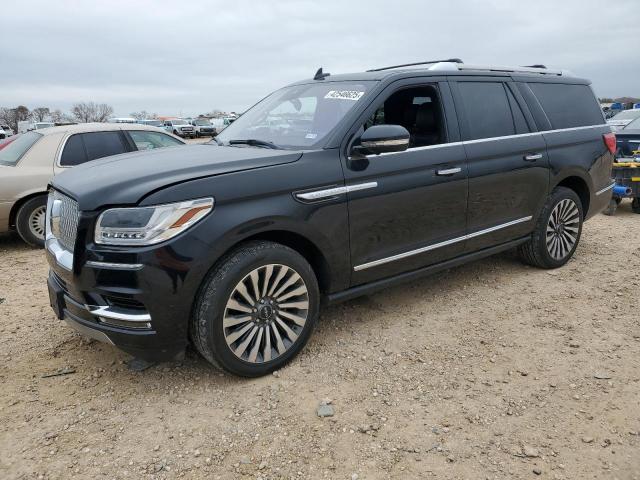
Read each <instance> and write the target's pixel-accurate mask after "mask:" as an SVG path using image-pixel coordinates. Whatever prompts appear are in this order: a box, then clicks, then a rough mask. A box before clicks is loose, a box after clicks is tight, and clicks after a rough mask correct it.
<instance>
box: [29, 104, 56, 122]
mask: <svg viewBox="0 0 640 480" xmlns="http://www.w3.org/2000/svg"><path fill="white" fill-rule="evenodd" d="M50 116H51V112H50V111H49V108H48V107H38V108H34V109H33V110H31V117H32V118H33V119H34V120H35V121H36V122H44V121H45V120H47V119H49V117H50Z"/></svg>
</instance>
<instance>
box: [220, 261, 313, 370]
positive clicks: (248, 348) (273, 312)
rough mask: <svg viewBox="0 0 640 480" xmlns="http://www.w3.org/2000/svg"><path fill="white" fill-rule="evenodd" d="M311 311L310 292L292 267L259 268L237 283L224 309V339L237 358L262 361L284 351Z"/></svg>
mask: <svg viewBox="0 0 640 480" xmlns="http://www.w3.org/2000/svg"><path fill="white" fill-rule="evenodd" d="M308 314H309V292H308V290H307V286H306V285H305V283H304V280H303V279H302V277H301V276H300V275H299V274H298V272H296V271H295V270H294V269H292V268H291V267H287V266H286V265H279V264H271V265H264V266H262V267H258V268H256V269H255V270H253V271H251V272H250V273H249V274H248V275H246V276H245V277H244V278H243V279H242V280H240V282H239V283H238V284H237V285H236V287H235V288H234V290H233V292H232V293H231V296H230V297H229V300H228V301H227V305H226V307H225V310H224V317H223V329H224V338H225V340H226V342H227V345H228V346H229V348H230V349H231V351H232V352H233V353H234V354H235V355H236V357H238V358H240V359H241V360H244V361H246V362H250V363H263V362H268V361H270V360H273V359H275V358H277V357H279V356H280V355H282V354H284V353H285V352H286V351H287V350H289V348H291V346H292V345H293V344H294V343H295V341H296V340H297V339H298V336H299V335H300V333H301V332H302V330H303V329H304V326H305V324H306V322H307V316H308Z"/></svg>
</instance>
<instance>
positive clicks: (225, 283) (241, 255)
mask: <svg viewBox="0 0 640 480" xmlns="http://www.w3.org/2000/svg"><path fill="white" fill-rule="evenodd" d="M319 299H320V294H319V290H318V282H317V280H316V277H315V274H314V272H313V269H312V268H311V266H310V265H309V263H308V262H307V261H306V260H305V258H304V257H302V255H300V254H299V253H297V252H296V251H294V250H292V249H290V248H289V247H285V246H284V245H281V244H278V243H274V242H264V241H259V242H250V243H247V244H245V245H243V246H241V247H240V248H238V249H236V250H234V251H233V252H231V253H230V254H228V255H227V256H225V257H224V258H223V259H222V260H221V261H220V263H219V264H218V265H217V266H216V267H214V269H213V270H212V272H211V273H210V274H209V275H208V277H207V278H206V280H205V281H204V285H203V287H202V289H201V291H200V294H199V296H198V298H197V299H196V308H195V310H194V314H193V318H192V320H191V328H190V334H191V340H192V342H193V344H194V346H195V348H196V349H197V350H198V351H199V352H200V354H201V355H202V356H203V357H204V358H206V359H207V360H208V361H209V362H210V363H212V364H213V365H215V366H217V367H220V368H222V369H224V370H227V371H229V372H231V373H234V374H236V375H242V376H245V377H257V376H260V375H264V374H266V373H269V372H271V371H273V370H276V369H278V368H280V367H281V366H283V365H284V364H285V363H287V362H288V361H289V360H291V358H293V356H294V355H296V353H298V352H299V351H300V350H301V349H302V347H303V346H304V345H305V344H306V342H307V340H308V339H309V336H310V335H311V332H312V330H313V327H314V326H315V323H316V320H317V317H318V308H319Z"/></svg>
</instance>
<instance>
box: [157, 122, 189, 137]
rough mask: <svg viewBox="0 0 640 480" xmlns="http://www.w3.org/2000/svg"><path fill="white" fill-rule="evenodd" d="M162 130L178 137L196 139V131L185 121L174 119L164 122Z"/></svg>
mask: <svg viewBox="0 0 640 480" xmlns="http://www.w3.org/2000/svg"><path fill="white" fill-rule="evenodd" d="M164 129H165V130H166V131H167V132H171V133H173V134H174V135H178V136H179V137H189V138H196V129H195V128H194V126H193V125H191V124H190V123H189V122H187V121H186V120H183V119H181V118H176V119H173V120H165V121H164Z"/></svg>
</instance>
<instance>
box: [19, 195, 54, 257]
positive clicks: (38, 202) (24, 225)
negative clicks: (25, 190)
mask: <svg viewBox="0 0 640 480" xmlns="http://www.w3.org/2000/svg"><path fill="white" fill-rule="evenodd" d="M46 212H47V197H46V196H45V195H39V196H37V197H34V198H31V199H29V200H27V201H26V202H24V204H23V205H22V206H21V207H20V209H19V210H18V214H17V215H16V230H17V231H18V234H19V235H20V236H21V237H22V239H23V240H24V241H25V242H27V243H28V244H29V245H31V246H32V247H40V248H42V247H43V246H44V234H45V217H46Z"/></svg>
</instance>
